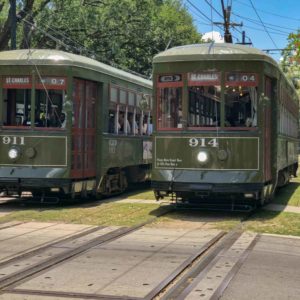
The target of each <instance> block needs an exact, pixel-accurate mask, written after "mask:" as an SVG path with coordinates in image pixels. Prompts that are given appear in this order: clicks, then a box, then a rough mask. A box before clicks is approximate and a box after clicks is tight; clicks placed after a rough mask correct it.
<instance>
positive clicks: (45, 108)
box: [34, 90, 66, 128]
mask: <svg viewBox="0 0 300 300" xmlns="http://www.w3.org/2000/svg"><path fill="white" fill-rule="evenodd" d="M63 94H64V92H63V91H61V90H48V91H45V90H36V100H35V102H36V107H35V121H34V123H35V126H36V127H59V128H63V127H65V120H66V115H65V113H64V112H63V111H62V108H63Z"/></svg>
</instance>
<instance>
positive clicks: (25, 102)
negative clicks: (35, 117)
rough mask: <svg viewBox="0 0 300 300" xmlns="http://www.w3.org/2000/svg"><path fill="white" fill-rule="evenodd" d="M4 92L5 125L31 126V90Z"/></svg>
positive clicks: (9, 90) (8, 90)
mask: <svg viewBox="0 0 300 300" xmlns="http://www.w3.org/2000/svg"><path fill="white" fill-rule="evenodd" d="M3 91H4V92H3V94H4V95H3V96H4V103H3V125H4V126H27V125H28V124H29V125H30V123H29V122H30V108H31V105H30V104H31V90H30V89H4V90H3Z"/></svg>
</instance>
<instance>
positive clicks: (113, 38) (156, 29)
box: [0, 0, 201, 75]
mask: <svg viewBox="0 0 300 300" xmlns="http://www.w3.org/2000/svg"><path fill="white" fill-rule="evenodd" d="M0 3H5V2H4V1H2V2H1V0H0ZM17 3H18V24H19V26H18V47H19V48H28V47H32V48H50V49H61V50H64V51H69V52H73V53H76V54H82V55H86V56H89V57H92V58H95V59H97V60H99V61H103V62H106V63H110V64H112V65H116V66H117V65H118V66H121V67H123V68H127V69H131V70H134V71H136V72H139V73H143V74H145V75H150V74H151V69H152V58H153V56H154V55H155V54H157V53H158V52H160V51H163V50H165V49H166V48H169V47H173V46H178V45H182V44H187V43H199V42H201V35H200V34H199V33H198V32H197V30H196V28H195V26H194V24H193V20H192V17H191V16H190V15H189V13H188V11H187V10H186V8H185V7H184V6H183V4H182V0H122V1H120V0H64V1H61V0H24V1H21V0H19V1H18V2H17ZM0 9H1V6H0ZM8 11H9V5H7V4H3V10H2V11H1V12H0V28H1V29H2V28H3V29H4V28H5V26H6V25H5V24H6V23H7V24H9V18H7V13H8ZM5 13H6V15H5ZM8 27H9V26H8ZM2 36H3V37H4V36H5V37H6V38H5V39H3V42H2V43H1V38H2ZM9 39H10V33H9V30H7V34H4V31H2V30H1V31H0V49H8V42H9Z"/></svg>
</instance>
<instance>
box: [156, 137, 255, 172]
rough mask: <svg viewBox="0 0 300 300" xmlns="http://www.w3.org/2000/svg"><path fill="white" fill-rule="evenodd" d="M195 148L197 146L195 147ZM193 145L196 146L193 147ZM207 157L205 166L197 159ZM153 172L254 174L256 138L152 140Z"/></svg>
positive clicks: (168, 138) (174, 138)
mask: <svg viewBox="0 0 300 300" xmlns="http://www.w3.org/2000/svg"><path fill="white" fill-rule="evenodd" d="M196 144H197V145H196ZM194 145H196V146H194ZM201 151H202V152H203V151H205V152H206V153H207V154H208V161H207V163H200V162H199V161H198V159H197V156H198V154H199V152H201ZM154 168H159V169H174V168H176V169H177V170H178V169H184V170H188V169H190V170H220V171H222V170H223V171H225V170H256V171H258V170H259V169H260V166H259V138H258V137H216V136H206V137H203V138H197V137H195V136H188V137H176V136H172V137H171V136H169V137H165V136H164V137H155V161H154Z"/></svg>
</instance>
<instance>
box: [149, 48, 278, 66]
mask: <svg viewBox="0 0 300 300" xmlns="http://www.w3.org/2000/svg"><path fill="white" fill-rule="evenodd" d="M199 60H263V61H268V62H270V63H272V64H274V65H277V63H276V61H275V60H274V59H273V58H271V57H270V56H269V55H267V54H266V53H264V52H263V51H261V50H258V49H256V48H252V47H249V46H244V45H235V44H229V43H206V44H193V45H185V46H179V47H174V48H171V49H168V50H166V51H164V52H161V53H159V54H157V55H156V56H155V57H154V60H153V61H154V63H160V62H175V61H199Z"/></svg>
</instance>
